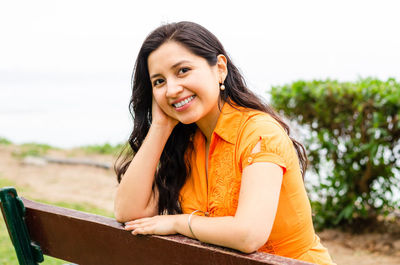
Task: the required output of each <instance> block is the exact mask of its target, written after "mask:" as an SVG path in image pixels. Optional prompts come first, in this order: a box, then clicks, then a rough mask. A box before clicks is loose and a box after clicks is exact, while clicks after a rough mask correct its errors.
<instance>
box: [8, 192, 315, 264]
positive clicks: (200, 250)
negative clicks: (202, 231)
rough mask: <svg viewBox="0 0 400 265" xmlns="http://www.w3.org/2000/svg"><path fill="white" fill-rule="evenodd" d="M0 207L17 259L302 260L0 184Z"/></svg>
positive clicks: (148, 261)
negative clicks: (152, 226) (131, 222)
mask: <svg viewBox="0 0 400 265" xmlns="http://www.w3.org/2000/svg"><path fill="white" fill-rule="evenodd" d="M0 199H1V210H2V213H3V217H4V220H5V222H6V224H7V229H8V231H9V234H10V238H11V241H12V243H13V245H14V248H15V250H16V253H17V257H18V261H19V263H20V264H21V265H33V264H38V263H39V262H42V261H43V254H45V255H48V256H52V257H56V258H59V259H63V260H66V261H69V262H73V263H77V264H81V265H102V264H104V265H127V264H128V265H135V264H138V265H146V264H149V265H158V264H160V265H172V264H174V265H177V264H190V265H197V264H199V265H200V264H229V265H235V264H240V265H256V264H271V265H272V264H273V265H289V264H290V265H306V264H311V263H306V262H302V261H298V260H294V259H289V258H284V257H280V256H275V255H270V254H266V253H261V252H256V253H253V254H242V253H240V252H237V251H234V250H230V249H227V248H222V247H217V246H213V245H209V244H205V243H201V242H199V241H197V240H192V239H190V238H187V237H184V236H181V235H173V236H155V235H153V236H133V235H132V234H130V233H129V232H127V231H125V230H124V229H123V226H122V224H120V223H118V222H117V221H115V220H114V219H112V218H108V217H103V216H99V215H95V214H89V213H84V212H80V211H75V210H70V209H65V208H61V207H56V206H51V205H46V204H42V203H37V202H34V201H30V200H27V199H24V198H19V197H18V196H17V192H16V190H15V189H14V188H12V187H6V188H2V189H1V190H0Z"/></svg>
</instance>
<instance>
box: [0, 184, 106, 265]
mask: <svg viewBox="0 0 400 265" xmlns="http://www.w3.org/2000/svg"><path fill="white" fill-rule="evenodd" d="M6 186H13V187H16V185H15V183H14V182H13V181H11V180H8V179H6V178H1V177H0V187H6ZM24 190H25V188H24V187H18V188H17V191H18V192H21V191H24ZM34 200H35V201H38V202H42V203H46V204H51V205H56V206H60V207H64V208H70V209H74V210H78V211H83V212H88V213H93V214H98V215H103V216H107V217H113V214H112V213H110V212H108V211H106V210H104V209H100V208H98V207H95V206H93V205H90V204H87V203H70V202H62V201H61V202H60V201H59V202H50V201H47V200H37V199H34ZM65 263H68V262H66V261H63V260H60V259H56V258H52V257H49V256H44V262H43V263H40V264H44V265H59V264H65ZM0 264H2V265H15V264H18V259H17V255H16V254H15V250H14V247H13V245H12V242H11V240H10V238H9V235H8V231H7V228H6V225H5V223H4V220H3V218H1V220H0Z"/></svg>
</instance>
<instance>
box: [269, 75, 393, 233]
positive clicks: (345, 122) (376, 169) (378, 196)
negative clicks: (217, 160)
mask: <svg viewBox="0 0 400 265" xmlns="http://www.w3.org/2000/svg"><path fill="white" fill-rule="evenodd" d="M271 95H272V99H271V101H272V102H271V104H272V106H273V107H275V108H276V109H278V110H279V111H280V112H281V113H284V114H285V115H286V116H287V117H288V118H289V119H290V120H293V121H295V122H296V123H298V124H300V125H301V126H302V127H303V128H304V130H305V131H308V132H309V133H307V135H305V136H304V139H305V145H306V149H307V152H308V157H309V160H310V164H311V167H312V170H313V171H314V172H315V173H317V175H318V176H320V178H319V183H318V184H317V185H314V186H313V187H312V188H311V190H310V192H311V193H313V194H318V199H317V200H314V201H313V202H312V203H313V208H314V211H315V213H316V215H315V219H314V221H315V224H316V226H317V228H322V227H330V226H338V225H340V224H343V223H347V224H349V223H352V222H353V221H354V220H355V219H357V220H360V219H361V220H365V221H367V220H373V219H376V217H377V216H378V215H386V214H387V213H388V212H389V211H392V210H393V209H394V208H395V207H396V206H397V205H399V203H398V202H396V201H394V200H393V191H394V187H399V183H400V179H399V178H400V177H399V175H400V159H399V158H400V83H398V82H396V80H395V79H393V78H390V79H388V80H387V81H380V80H377V79H373V78H365V79H360V80H358V81H357V82H338V81H334V80H329V79H328V80H325V81H309V82H307V81H297V82H294V83H292V84H289V85H284V86H279V87H278V86H277V87H273V88H272V89H271ZM324 174H325V175H326V177H324V178H322V177H321V176H322V175H324Z"/></svg>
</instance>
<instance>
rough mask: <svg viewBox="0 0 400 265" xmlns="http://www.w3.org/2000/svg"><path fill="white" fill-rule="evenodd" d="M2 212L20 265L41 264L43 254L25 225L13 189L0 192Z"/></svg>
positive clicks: (20, 207)
mask: <svg viewBox="0 0 400 265" xmlns="http://www.w3.org/2000/svg"><path fill="white" fill-rule="evenodd" d="M0 201H1V204H2V212H3V216H4V219H5V221H6V225H7V228H8V232H9V235H10V238H11V241H12V243H13V245H14V248H15V252H16V253H17V257H18V261H19V264H20V265H37V264H38V263H40V262H43V260H44V258H43V252H42V250H41V249H40V246H39V245H37V244H35V242H33V241H32V240H31V239H30V237H29V233H28V228H27V226H26V224H25V213H26V210H25V206H24V203H23V202H22V200H21V199H20V198H19V197H18V194H17V191H16V190H15V189H14V188H13V187H5V188H2V189H1V190H0Z"/></svg>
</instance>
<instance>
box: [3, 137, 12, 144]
mask: <svg viewBox="0 0 400 265" xmlns="http://www.w3.org/2000/svg"><path fill="white" fill-rule="evenodd" d="M10 144H12V142H11V141H10V140H8V139H6V138H4V137H0V145H10Z"/></svg>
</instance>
